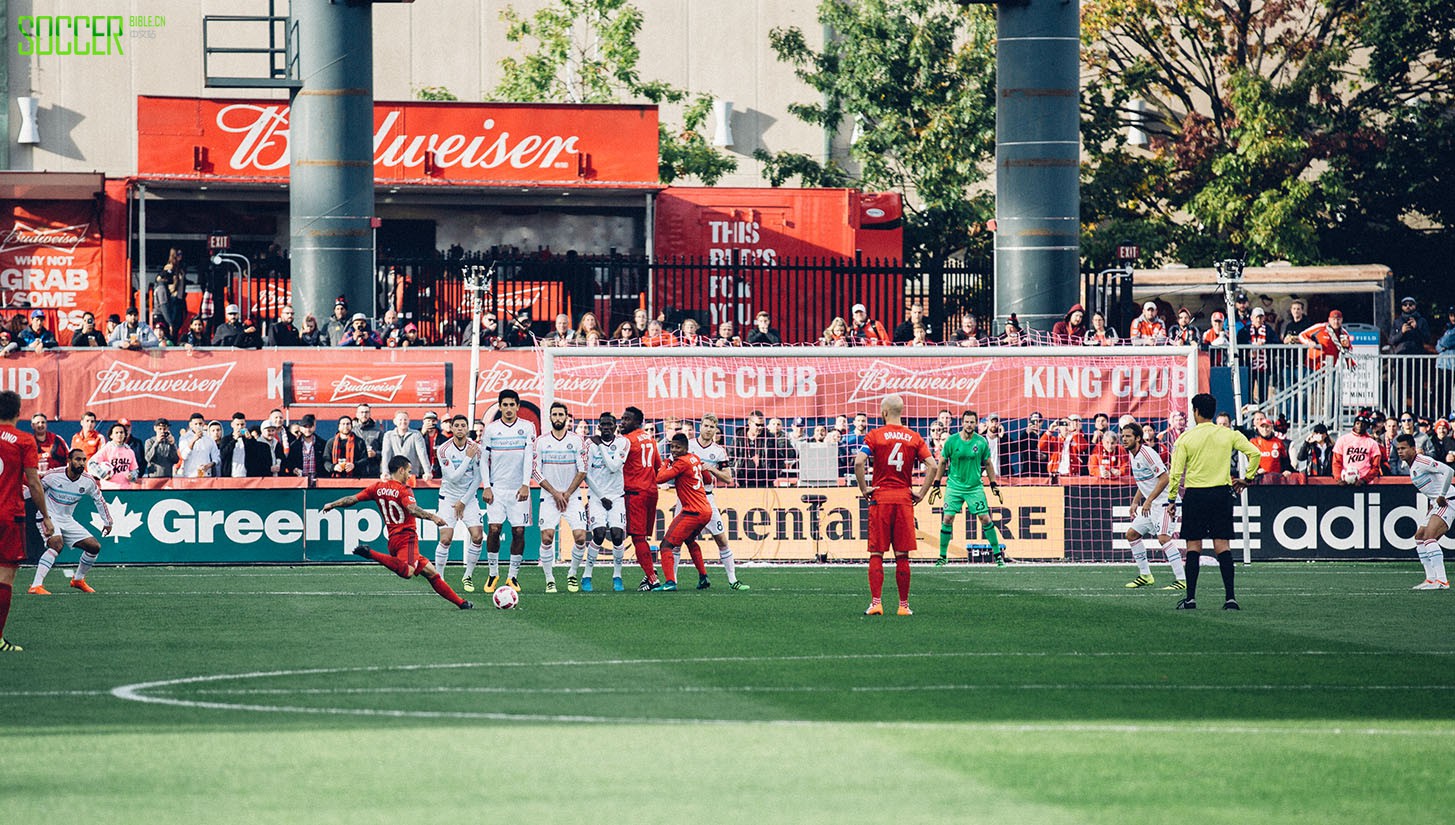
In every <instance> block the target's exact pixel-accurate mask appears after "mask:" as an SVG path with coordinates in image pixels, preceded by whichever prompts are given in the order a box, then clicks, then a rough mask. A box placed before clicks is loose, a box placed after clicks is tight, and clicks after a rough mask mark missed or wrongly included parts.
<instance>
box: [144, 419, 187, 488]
mask: <svg viewBox="0 0 1455 825" xmlns="http://www.w3.org/2000/svg"><path fill="white" fill-rule="evenodd" d="M152 428H153V429H154V430H155V432H156V434H155V435H153V436H152V437H151V438H148V439H147V441H146V446H145V448H144V449H143V453H144V454H145V458H146V463H145V464H143V465H142V467H143V468H144V470H143V473H142V474H143V475H145V476H148V477H150V478H171V477H172V474H173V473H174V472H175V471H176V467H177V458H178V452H177V439H176V438H174V437H173V436H172V424H171V422H169V421H167V419H165V418H158V419H157V420H156V422H155V423H154V424H153V425H152Z"/></svg>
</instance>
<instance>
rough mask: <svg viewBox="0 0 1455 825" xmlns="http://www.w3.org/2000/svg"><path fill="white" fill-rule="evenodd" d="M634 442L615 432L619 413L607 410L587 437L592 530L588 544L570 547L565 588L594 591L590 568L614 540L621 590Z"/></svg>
mask: <svg viewBox="0 0 1455 825" xmlns="http://www.w3.org/2000/svg"><path fill="white" fill-rule="evenodd" d="M630 450H631V445H630V444H628V443H627V440H626V439H625V438H618V437H617V435H616V416H614V415H612V414H611V413H609V412H604V413H602V414H601V417H600V418H598V419H597V420H596V435H593V436H591V437H590V438H588V439H586V486H587V488H589V489H590V490H591V494H590V495H589V496H588V497H587V503H586V523H587V527H588V528H589V529H590V532H589V534H588V536H587V541H586V544H585V546H584V547H583V546H582V543H581V542H577V543H576V546H575V547H573V548H571V571H570V573H569V574H567V577H566V589H567V590H569V591H571V592H572V593H575V592H576V590H577V588H578V587H579V588H580V589H581V590H584V591H585V592H587V593H590V592H591V567H592V565H594V564H596V557H597V556H598V555H599V554H600V553H601V546H602V545H603V544H605V543H606V540H607V539H611V560H612V570H611V589H612V590H615V591H617V592H621V590H622V589H623V587H622V583H621V557H622V551H623V545H624V544H625V543H626V480H625V478H624V477H623V475H622V467H624V466H626V458H627V454H628V453H629V451H630ZM583 554H584V557H585V558H584V561H585V562H586V567H585V571H584V572H585V575H584V576H582V577H581V578H580V579H577V578H576V568H577V567H578V566H580V565H581V562H582V561H583V558H582V557H583Z"/></svg>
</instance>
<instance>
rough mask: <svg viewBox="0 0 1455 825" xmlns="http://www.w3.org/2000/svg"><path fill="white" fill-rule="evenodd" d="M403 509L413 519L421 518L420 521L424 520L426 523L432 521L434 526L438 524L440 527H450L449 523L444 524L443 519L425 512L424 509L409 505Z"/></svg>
mask: <svg viewBox="0 0 1455 825" xmlns="http://www.w3.org/2000/svg"><path fill="white" fill-rule="evenodd" d="M404 509H406V510H408V511H409V514H410V515H412V516H414V517H415V518H422V519H425V520H426V521H432V522H434V523H435V524H438V525H439V526H441V527H449V526H450V525H449V523H448V522H446V521H445V520H444V519H442V518H440V517H439V515H438V514H436V513H431V512H430V511H428V510H425V509H424V508H422V507H420V506H419V505H418V504H413V503H411V504H409V505H408V506H406V507H405V508H404Z"/></svg>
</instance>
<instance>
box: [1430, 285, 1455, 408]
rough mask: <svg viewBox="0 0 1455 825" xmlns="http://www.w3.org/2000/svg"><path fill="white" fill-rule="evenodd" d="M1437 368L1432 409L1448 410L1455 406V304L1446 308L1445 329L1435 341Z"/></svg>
mask: <svg viewBox="0 0 1455 825" xmlns="http://www.w3.org/2000/svg"><path fill="white" fill-rule="evenodd" d="M1435 369H1437V370H1439V372H1437V373H1435V375H1436V376H1437V378H1436V380H1435V382H1434V384H1435V392H1434V398H1432V399H1430V401H1431V403H1432V404H1433V405H1434V410H1432V411H1435V410H1437V411H1440V412H1446V411H1449V410H1451V409H1452V408H1455V375H1452V374H1451V373H1455V306H1452V307H1446V308H1445V330H1444V331H1443V332H1441V333H1440V338H1439V340H1437V341H1436V342H1435Z"/></svg>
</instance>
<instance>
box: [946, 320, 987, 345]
mask: <svg viewBox="0 0 1455 825" xmlns="http://www.w3.org/2000/svg"><path fill="white" fill-rule="evenodd" d="M949 342H950V343H952V344H954V345H955V346H957V347H983V346H985V335H984V334H983V333H982V332H981V331H980V319H979V318H976V317H975V313H973V312H967V313H965V314H964V315H961V316H960V328H959V329H957V330H955V332H954V333H953V334H951V335H950V341H949Z"/></svg>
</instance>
